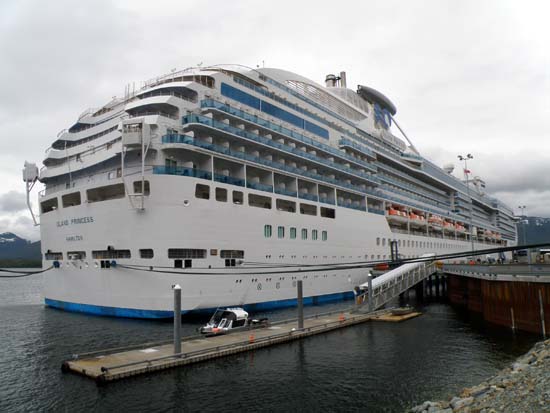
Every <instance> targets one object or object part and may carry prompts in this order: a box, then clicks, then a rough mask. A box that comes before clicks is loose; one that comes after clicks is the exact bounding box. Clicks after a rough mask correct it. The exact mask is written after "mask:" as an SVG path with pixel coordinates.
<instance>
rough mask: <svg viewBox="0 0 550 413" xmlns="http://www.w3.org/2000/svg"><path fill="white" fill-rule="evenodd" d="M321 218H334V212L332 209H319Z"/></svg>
mask: <svg viewBox="0 0 550 413" xmlns="http://www.w3.org/2000/svg"><path fill="white" fill-rule="evenodd" d="M321 216H322V217H324V218H333V219H334V218H336V211H335V210H334V209H333V208H325V207H321Z"/></svg>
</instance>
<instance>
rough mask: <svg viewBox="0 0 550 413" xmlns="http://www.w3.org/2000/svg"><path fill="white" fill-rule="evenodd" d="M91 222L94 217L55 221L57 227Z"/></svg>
mask: <svg viewBox="0 0 550 413" xmlns="http://www.w3.org/2000/svg"><path fill="white" fill-rule="evenodd" d="M92 222H94V217H82V218H71V219H64V220H62V221H57V226H58V227H66V226H69V225H77V224H90V223H92Z"/></svg>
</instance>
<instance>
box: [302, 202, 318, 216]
mask: <svg viewBox="0 0 550 413" xmlns="http://www.w3.org/2000/svg"><path fill="white" fill-rule="evenodd" d="M300 214H304V215H313V216H315V215H317V207H316V206H315V205H310V204H300Z"/></svg>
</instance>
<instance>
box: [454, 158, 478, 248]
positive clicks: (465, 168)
mask: <svg viewBox="0 0 550 413" xmlns="http://www.w3.org/2000/svg"><path fill="white" fill-rule="evenodd" d="M458 159H459V160H460V161H464V175H465V176H466V191H467V193H468V198H470V207H469V209H470V241H471V243H472V253H473V252H474V229H473V221H474V217H473V209H474V201H473V200H472V197H471V196H470V182H469V174H470V171H469V170H468V160H469V159H474V157H473V156H472V154H471V153H469V154H467V155H465V156H463V155H458Z"/></svg>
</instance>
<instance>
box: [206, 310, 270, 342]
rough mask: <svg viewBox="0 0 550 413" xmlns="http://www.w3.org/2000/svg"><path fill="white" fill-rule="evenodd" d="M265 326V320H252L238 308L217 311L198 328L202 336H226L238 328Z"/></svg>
mask: <svg viewBox="0 0 550 413" xmlns="http://www.w3.org/2000/svg"><path fill="white" fill-rule="evenodd" d="M266 325H267V318H261V319H253V318H250V317H249V316H248V313H247V312H246V311H244V310H243V309H242V308H240V307H235V308H226V309H218V310H216V312H215V313H214V315H213V316H212V318H210V321H208V323H206V325H204V326H203V327H201V328H199V331H200V332H201V333H202V334H208V335H215V334H226V333H228V332H229V331H231V330H234V329H240V328H245V327H248V328H255V327H261V326H266Z"/></svg>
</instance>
